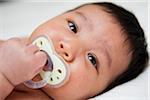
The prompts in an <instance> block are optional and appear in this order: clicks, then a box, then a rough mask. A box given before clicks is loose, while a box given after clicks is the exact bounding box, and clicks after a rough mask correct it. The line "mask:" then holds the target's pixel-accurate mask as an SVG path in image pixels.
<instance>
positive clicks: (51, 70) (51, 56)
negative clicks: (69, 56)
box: [24, 36, 69, 89]
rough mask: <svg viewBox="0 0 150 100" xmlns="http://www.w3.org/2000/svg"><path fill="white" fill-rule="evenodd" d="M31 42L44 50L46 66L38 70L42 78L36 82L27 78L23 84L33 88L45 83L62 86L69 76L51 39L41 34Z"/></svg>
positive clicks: (40, 86) (65, 65)
mask: <svg viewBox="0 0 150 100" xmlns="http://www.w3.org/2000/svg"><path fill="white" fill-rule="evenodd" d="M32 44H34V45H36V46H38V47H39V48H40V50H41V51H44V52H45V53H46V54H47V56H48V59H47V63H46V67H45V68H44V69H43V70H42V71H41V72H40V76H41V78H42V80H40V81H38V82H35V81H33V80H29V81H27V82H25V83H24V84H25V85H26V86H27V87H29V88H33V89H38V88H42V87H44V86H45V85H47V84H48V85H50V86H53V87H60V86H62V85H63V84H64V83H65V82H66V81H67V79H68V78H69V70H68V67H67V64H66V63H65V61H64V59H62V58H61V57H60V56H59V55H58V54H57V53H56V52H55V49H54V46H53V42H52V40H51V39H50V38H49V39H48V38H47V37H46V36H41V37H38V38H37V39H36V40H34V41H33V43H32Z"/></svg>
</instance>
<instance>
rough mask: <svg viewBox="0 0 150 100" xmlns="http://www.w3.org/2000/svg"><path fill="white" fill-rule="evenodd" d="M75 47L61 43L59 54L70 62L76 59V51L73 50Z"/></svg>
mask: <svg viewBox="0 0 150 100" xmlns="http://www.w3.org/2000/svg"><path fill="white" fill-rule="evenodd" d="M73 49H74V47H73V45H71V44H69V43H64V42H60V43H59V48H58V53H59V54H60V55H61V56H62V57H63V58H64V60H66V61H68V62H70V61H72V60H73V59H74V56H75V50H73Z"/></svg>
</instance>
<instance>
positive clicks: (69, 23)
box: [68, 21, 77, 33]
mask: <svg viewBox="0 0 150 100" xmlns="http://www.w3.org/2000/svg"><path fill="white" fill-rule="evenodd" d="M68 26H69V28H70V29H71V31H73V32H74V33H77V26H76V24H75V23H74V22H72V21H68Z"/></svg>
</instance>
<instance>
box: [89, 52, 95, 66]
mask: <svg viewBox="0 0 150 100" xmlns="http://www.w3.org/2000/svg"><path fill="white" fill-rule="evenodd" d="M88 59H89V60H90V62H91V63H92V65H93V66H94V67H95V68H96V67H97V60H96V57H95V56H93V54H92V53H88Z"/></svg>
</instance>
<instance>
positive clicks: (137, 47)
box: [75, 2, 149, 97]
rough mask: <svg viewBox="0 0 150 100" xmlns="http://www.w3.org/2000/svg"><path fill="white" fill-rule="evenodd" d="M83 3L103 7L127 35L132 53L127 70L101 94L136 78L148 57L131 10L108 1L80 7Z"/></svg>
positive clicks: (144, 41)
mask: <svg viewBox="0 0 150 100" xmlns="http://www.w3.org/2000/svg"><path fill="white" fill-rule="evenodd" d="M85 5H96V6H99V7H102V8H104V9H103V10H104V11H106V12H107V13H109V14H110V15H111V16H112V17H113V18H114V19H115V20H116V21H117V22H118V24H119V25H120V26H121V28H122V30H123V34H125V35H126V36H127V41H128V42H129V44H130V52H131V53H132V56H131V61H130V63H129V65H128V68H127V70H125V71H124V72H123V73H122V74H121V75H119V76H118V77H117V78H116V79H115V80H114V81H113V82H112V83H111V84H110V85H109V86H108V87H107V88H106V89H105V90H104V91H103V92H101V93H99V94H102V93H104V92H106V91H108V90H110V89H112V88H114V87H115V86H118V85H121V84H123V83H125V82H128V81H130V80H132V79H134V78H136V77H137V76H138V75H139V74H140V73H142V72H143V71H144V69H145V68H146V66H147V64H148V59H149V56H148V51H147V43H146V40H145V36H144V31H143V29H142V28H141V26H140V24H139V22H138V20H137V18H136V17H135V15H133V14H132V13H131V12H129V11H127V10H125V9H124V8H122V7H120V6H118V5H115V4H113V3H109V2H99V3H89V4H84V5H81V6H80V7H83V6H85ZM80 7H78V8H80ZM78 8H75V9H78ZM99 94H97V95H99ZM97 95H95V96H97ZM95 96H94V97H95Z"/></svg>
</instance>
